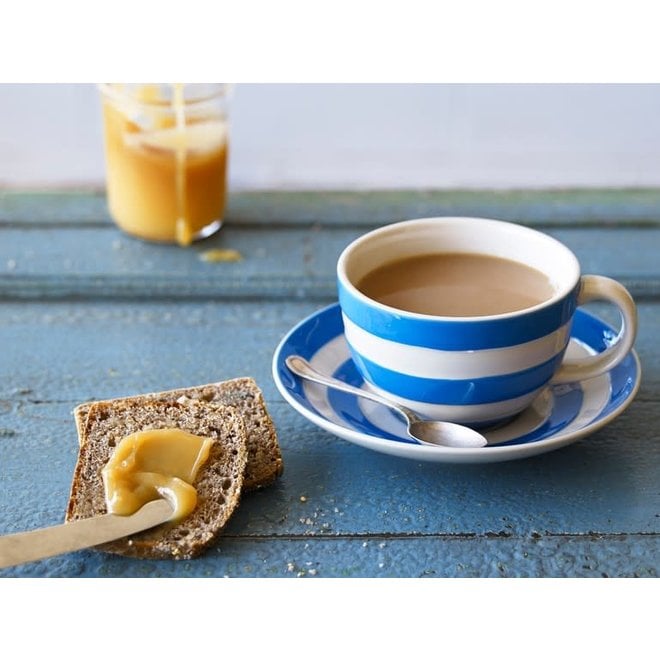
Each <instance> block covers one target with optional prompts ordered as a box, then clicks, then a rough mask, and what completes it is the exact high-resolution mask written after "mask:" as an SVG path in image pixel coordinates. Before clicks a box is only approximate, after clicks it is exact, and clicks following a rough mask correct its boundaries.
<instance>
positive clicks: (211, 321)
mask: <svg viewBox="0 0 660 660" xmlns="http://www.w3.org/2000/svg"><path fill="white" fill-rule="evenodd" d="M316 309H318V305H317V304H315V303H314V302H310V301H308V302H301V303H287V304H286V305H282V304H279V303H276V302H274V303H244V304H240V303H207V304H195V303H181V302H180V303H171V304H139V303H130V304H129V303H125V304H119V303H117V304H110V303H105V304H91V303H90V304H87V303H86V304H83V305H76V304H74V303H66V304H65V303H48V304H46V303H44V304H23V303H3V304H2V305H0V346H1V347H2V349H3V350H1V351H0V374H2V379H0V399H5V400H16V397H19V398H18V400H22V398H21V397H23V395H22V394H21V392H22V391H23V390H29V392H27V394H26V395H25V396H27V398H28V399H29V400H37V401H66V402H75V401H82V400H86V399H89V398H107V397H113V396H122V395H126V394H127V393H128V394H131V393H138V392H144V391H155V390H159V389H168V388H174V387H180V386H181V385H182V384H185V385H193V384H197V383H204V382H212V381H215V380H223V379H226V378H233V377H236V376H243V375H252V376H253V377H254V378H256V379H257V381H258V382H259V383H260V384H261V386H262V387H263V388H264V390H265V393H266V396H267V397H268V400H269V401H278V400H279V395H278V393H277V391H276V389H275V386H274V384H273V383H272V379H271V360H272V355H273V351H274V350H275V347H276V346H277V344H278V343H279V341H280V340H281V338H282V337H283V336H284V335H285V334H286V333H287V332H288V331H289V330H290V329H291V328H292V327H293V326H294V325H295V324H296V323H298V321H300V320H302V319H303V318H304V317H306V316H308V315H309V314H311V313H312V312H314V311H315V310H316ZM599 312H602V313H603V316H604V317H605V316H607V315H608V314H609V315H613V314H614V313H613V312H612V310H607V309H601V308H599ZM606 312H607V314H606ZM639 317H640V330H639V335H638V338H637V343H636V349H637V351H638V354H639V356H640V360H641V362H642V370H643V383H642V391H641V392H640V396H643V397H645V398H647V399H653V400H655V401H658V400H660V355H659V354H658V351H657V332H658V330H657V329H658V328H659V327H660V306H658V305H653V304H642V305H640V307H639Z"/></svg>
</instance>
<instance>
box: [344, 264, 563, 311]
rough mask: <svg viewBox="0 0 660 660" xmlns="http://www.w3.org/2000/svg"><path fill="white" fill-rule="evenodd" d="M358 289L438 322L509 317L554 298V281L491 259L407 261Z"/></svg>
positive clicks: (368, 276)
mask: <svg viewBox="0 0 660 660" xmlns="http://www.w3.org/2000/svg"><path fill="white" fill-rule="evenodd" d="M356 286H357V288H358V290H359V291H361V292H362V293H363V294H364V295H366V296H368V297H369V298H371V299H372V300H376V301H377V302H380V303H383V304H384V305H388V306H389V307H395V308H396V309H400V310H404V311H408V312H415V313H418V314H427V315H432V316H454V317H470V316H472V317H474V316H491V315H496V314H506V313H508V312H515V311H518V310H522V309H528V308H530V307H534V306H535V305H538V304H540V303H542V302H544V301H546V300H549V299H550V298H552V296H553V295H554V293H555V289H554V287H553V286H552V283H551V282H550V280H549V278H548V277H547V276H546V275H545V274H544V273H541V272H540V271H538V270H536V269H534V268H531V267H530V266H526V265H525V264H522V263H519V262H516V261H512V260H510V259H504V258H500V257H493V256H490V255H486V254H470V253H435V254H423V255H416V256H414V257H407V258H403V259H399V260H396V261H390V262H389V263H386V264H383V265H382V266H379V267H378V268H376V269H375V270H372V271H371V272H369V273H367V274H366V275H365V276H364V277H363V278H362V279H361V280H360V281H359V282H358V283H357V285H356Z"/></svg>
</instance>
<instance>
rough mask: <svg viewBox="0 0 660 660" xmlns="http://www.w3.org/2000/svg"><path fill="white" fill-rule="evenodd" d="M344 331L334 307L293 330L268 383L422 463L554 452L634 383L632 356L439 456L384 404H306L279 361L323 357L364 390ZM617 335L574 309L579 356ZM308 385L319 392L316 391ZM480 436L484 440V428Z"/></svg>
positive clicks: (346, 433)
mask: <svg viewBox="0 0 660 660" xmlns="http://www.w3.org/2000/svg"><path fill="white" fill-rule="evenodd" d="M343 333H344V326H343V322H342V317H341V311H340V308H339V305H338V304H337V303H335V304H333V305H330V306H328V307H325V308H323V309H321V310H318V311H317V312H315V313H313V314H312V315H310V316H309V317H307V318H305V319H303V320H302V321H301V322H300V323H298V324H297V325H296V326H295V327H294V328H292V329H291V330H290V331H289V332H288V333H287V335H286V336H285V337H284V338H283V339H282V341H281V342H280V344H279V346H278V347H277V349H276V351H275V354H274V356H273V378H274V380H275V384H276V385H277V388H278V390H279V391H280V393H281V394H282V396H283V397H284V398H285V400H286V401H287V402H288V403H289V404H290V405H292V406H293V407H294V409H296V410H297V411H298V412H299V413H301V414H302V415H303V416H305V417H307V418H308V419H310V420H311V421H312V422H314V423H316V424H317V425H318V426H321V427H322V428H324V429H326V430H328V431H330V432H331V433H334V434H335V435H338V436H339V437H342V438H344V439H346V440H349V441H353V442H356V443H357V444H360V445H363V446H366V447H367V448H370V449H374V450H377V451H384V452H386V453H394V454H397V455H400V456H404V457H410V458H418V459H420V460H436V461H442V460H447V461H449V462H452V461H454V460H456V462H471V461H476V462H479V461H484V462H490V461H496V460H509V459H513V458H522V457H524V456H529V455H533V454H536V453H541V452H545V451H550V450H552V449H556V448H559V447H560V446H564V445H566V444H569V443H570V442H573V441H575V440H577V439H578V438H581V437H583V436H585V435H587V434H589V433H592V432H594V431H595V430H597V429H599V428H601V427H602V426H604V425H605V424H607V423H609V422H610V421H611V420H612V419H614V418H615V417H617V416H618V415H620V414H621V413H622V412H623V411H624V410H625V409H626V408H627V406H628V405H629V404H630V403H631V402H632V400H633V398H634V396H635V394H636V392H637V390H638V388H639V384H640V372H641V370H640V364H639V358H638V357H637V355H636V353H635V351H631V352H630V353H629V354H628V355H627V356H626V357H625V358H624V360H623V361H622V362H621V363H619V365H617V366H616V367H615V368H614V369H612V370H610V371H609V372H608V373H607V374H605V375H603V376H600V377H598V379H591V381H582V382H576V383H571V384H569V385H550V386H549V388H547V390H548V391H547V392H545V393H544V394H543V395H540V396H545V398H546V400H547V401H549V403H547V405H546V407H545V409H544V412H543V413H542V415H541V416H540V417H538V419H536V422H535V423H534V424H532V425H531V426H529V425H528V426H525V423H523V422H520V421H519V422H515V420H514V421H513V422H511V423H510V424H509V428H499V429H498V434H499V435H498V437H499V439H498V440H497V442H496V444H493V445H490V444H489V446H487V447H483V448H480V449H466V450H456V449H449V450H447V451H446V452H444V451H443V450H438V449H436V448H428V447H424V446H421V445H419V444H417V443H415V442H414V441H412V440H410V439H409V438H407V436H406V434H405V427H404V426H403V424H402V423H401V422H400V421H399V420H398V418H397V417H396V415H395V414H393V413H391V412H390V411H389V410H387V409H386V408H384V407H382V406H376V407H375V408H374V407H373V405H372V406H371V409H366V408H365V405H364V402H363V401H362V400H361V399H359V398H358V397H356V396H354V395H351V394H346V393H344V392H338V391H336V390H331V389H327V390H326V388H322V390H323V392H324V396H323V400H322V405H319V401H318V400H316V401H313V400H311V398H310V396H309V392H310V389H309V388H310V384H308V383H303V381H302V380H301V379H299V378H298V377H296V376H294V375H293V374H292V373H291V372H290V371H289V370H288V368H287V367H286V364H285V362H284V361H285V360H286V358H287V357H288V356H289V355H294V354H297V355H301V356H302V357H304V358H306V359H307V360H309V361H310V362H312V364H314V362H315V360H317V361H318V359H321V358H320V357H319V356H321V355H323V358H322V359H321V361H322V364H317V366H318V367H320V368H322V369H323V370H324V371H325V372H326V373H331V374H332V375H333V376H335V377H336V378H339V379H340V380H343V381H345V382H347V383H350V384H351V385H354V386H356V387H362V386H363V385H364V380H363V379H362V377H361V376H360V374H359V373H358V371H357V368H356V367H355V364H354V363H353V361H352V359H351V358H350V355H349V353H348V347H347V346H346V342H345V340H344V337H343ZM615 336H616V331H614V330H613V329H612V328H611V327H610V326H608V325H607V324H606V323H604V322H603V321H601V320H600V319H598V318H596V317H595V316H592V315H591V314H589V313H588V312H586V311H584V310H582V309H578V310H577V311H576V313H575V316H574V319H573V325H572V329H571V342H572V343H574V344H576V345H578V346H580V347H581V350H582V351H583V353H584V354H587V353H594V352H600V351H603V350H604V349H605V348H607V347H608V346H609V345H610V344H611V342H612V340H613V338H614V337H615ZM327 349H332V350H327ZM311 387H312V388H317V389H318V387H319V386H315V385H311ZM368 405H369V404H367V406H368ZM504 426H505V427H506V426H507V425H506V424H505V425H504ZM507 433H508V434H509V436H510V437H508V436H507ZM485 434H486V436H487V437H488V435H489V434H488V432H487V431H486V432H485ZM489 441H490V438H489ZM429 449H430V451H429ZM462 454H463V455H462Z"/></svg>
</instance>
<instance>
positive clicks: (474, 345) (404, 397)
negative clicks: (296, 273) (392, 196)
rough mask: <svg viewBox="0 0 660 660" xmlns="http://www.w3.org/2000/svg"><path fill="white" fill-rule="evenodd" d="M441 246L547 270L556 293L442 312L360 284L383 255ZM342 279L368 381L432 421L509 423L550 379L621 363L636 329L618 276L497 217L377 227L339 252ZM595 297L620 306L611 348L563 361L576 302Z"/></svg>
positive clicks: (350, 336)
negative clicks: (407, 305) (372, 294)
mask: <svg viewBox="0 0 660 660" xmlns="http://www.w3.org/2000/svg"><path fill="white" fill-rule="evenodd" d="M442 252H447V253H471V254H475V253H476V254H486V255H490V256H496V257H502V258H506V259H512V260H514V261H517V262H519V263H522V264H525V265H527V266H531V267H532V268H535V269H536V270H539V271H541V272H543V273H545V274H546V275H547V276H548V277H549V279H550V281H551V282H552V284H553V289H554V293H553V295H552V297H550V298H549V299H548V300H546V301H544V302H542V303H541V304H538V305H535V306H533V307H530V308H528V309H523V310H521V311H516V312H510V313H505V314H498V315H493V316H479V317H442V316H430V315H425V314H418V313H413V312H408V311H403V310H400V309H395V308H393V307H389V306H387V305H384V304H382V303H379V302H377V301H375V300H372V299H370V298H368V297H367V296H365V295H364V294H363V293H361V292H360V291H358V289H357V288H356V286H355V284H356V283H357V282H359V281H360V280H361V279H362V278H363V277H364V276H365V275H366V274H367V273H369V272H371V271H373V270H374V269H376V268H378V267H379V266H382V265H384V264H386V263H388V262H391V261H395V260H398V259H403V258H408V257H412V256H415V255H422V254H429V253H442ZM337 281H338V291H339V304H340V306H341V310H342V317H343V321H344V330H345V337H346V341H347V342H348V345H349V348H350V350H351V355H352V357H353V360H354V361H355V364H356V366H357V368H358V370H359V371H360V373H361V374H362V376H363V377H364V379H365V381H366V384H367V386H368V387H370V388H371V389H373V390H374V391H376V392H377V393H379V394H381V395H383V396H386V397H389V398H390V399H392V400H394V401H397V402H399V403H402V404H403V405H405V406H408V407H409V408H411V409H413V410H415V411H417V412H418V413H420V414H421V415H425V416H428V417H432V418H436V419H444V420H449V421H457V422H461V423H466V424H477V425H482V424H488V423H494V422H497V421H500V420H503V419H506V418H507V417H510V416H512V415H515V414H516V413H518V412H520V411H521V410H523V409H524V408H525V407H527V406H528V405H529V404H530V403H531V402H532V401H533V400H534V398H535V397H536V396H537V395H538V394H539V392H540V391H541V390H542V389H543V388H544V387H545V386H546V385H547V384H548V383H549V382H550V381H551V380H552V381H553V382H554V383H557V382H571V381H577V380H583V379H586V378H592V377H594V376H597V375H600V374H602V373H605V372H606V371H608V370H609V369H611V368H612V367H614V366H616V365H617V364H618V363H619V362H620V361H621V360H622V359H623V358H624V357H625V356H626V355H627V353H628V352H629V351H630V350H631V348H632V346H633V343H634V340H635V335H636V332H637V312H636V308H635V303H634V301H633V299H632V297H631V296H630V294H629V293H628V291H627V290H626V289H625V288H624V287H623V286H622V285H621V284H619V283H618V282H616V281H615V280H612V279H610V278H607V277H601V276H599V275H581V274H580V266H579V264H578V261H577V258H576V257H575V255H574V254H573V253H572V252H571V251H570V250H569V249H568V248H567V247H566V246H564V245H563V244H561V243H560V242H558V241H557V240H556V239H554V238H552V237H550V236H548V235H546V234H543V233H541V232H539V231H535V230H533V229H530V228H528V227H523V226H521V225H516V224H512V223H508V222H502V221H498V220H489V219H484V218H424V219H419V220H408V221H405V222H398V223H395V224H391V225H387V226H385V227H381V228H380V229H376V230H374V231H372V232H369V233H367V234H365V235H363V236H362V237H360V238H358V239H357V240H355V241H354V242H353V243H351V244H350V245H349V246H348V247H347V248H346V249H345V250H344V251H343V252H342V254H341V256H340V258H339V261H338V263H337ZM592 300H606V301H609V302H612V303H614V304H615V305H616V306H618V308H619V310H620V312H621V316H622V324H621V330H620V331H619V333H618V335H617V336H616V337H614V338H613V340H612V344H611V345H610V346H609V347H608V348H607V349H606V350H605V351H604V352H602V353H600V354H598V355H592V356H588V357H584V358H580V359H577V360H571V361H569V360H568V359H564V352H565V350H566V347H567V345H568V342H569V339H570V331H571V322H572V318H573V314H574V312H575V309H576V307H577V306H578V305H582V304H584V303H587V302H589V301H592Z"/></svg>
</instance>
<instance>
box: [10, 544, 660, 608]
mask: <svg viewBox="0 0 660 660" xmlns="http://www.w3.org/2000/svg"><path fill="white" fill-rule="evenodd" d="M658 556H659V553H658V539H657V537H648V536H626V537H622V538H621V537H613V538H610V537H605V538H602V537H598V536H586V537H585V536H561V537H550V538H541V539H531V538H530V539H506V538H469V539H466V538H460V537H459V538H446V537H435V536H430V537H428V538H390V537H386V538H378V537H376V538H369V539H362V538H349V539H346V538H338V539H333V538H327V539H314V540H310V539H306V538H303V539H299V538H298V539H278V538H267V539H260V540H245V539H235V538H223V539H221V541H220V542H219V543H218V544H217V545H216V547H215V548H213V549H212V550H211V551H210V552H209V553H208V554H207V555H206V556H205V557H203V558H201V559H195V560H192V561H178V562H172V561H147V560H140V561H136V560H130V559H126V558H123V557H113V556H111V555H104V556H103V557H102V558H101V557H100V556H97V555H96V553H94V552H93V551H91V550H90V551H84V552H76V553H73V554H70V555H64V556H62V557H55V558H53V559H48V560H44V561H40V562H35V563H33V564H28V565H25V566H20V567H15V568H10V569H5V570H3V571H0V576H2V577H36V578H45V577H76V578H105V577H112V578H117V577H119V578H158V577H162V578H165V577H176V578H181V577H199V578H213V577H230V578H305V579H313V578H371V577H374V578H398V577H404V578H411V577H420V578H444V577H463V578H472V577H481V578H488V577H554V578H560V577H572V578H588V577H590V578H603V577H620V578H632V577H641V578H655V577H658V575H659V574H660V564H659V562H658ZM393 607H394V606H393Z"/></svg>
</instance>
